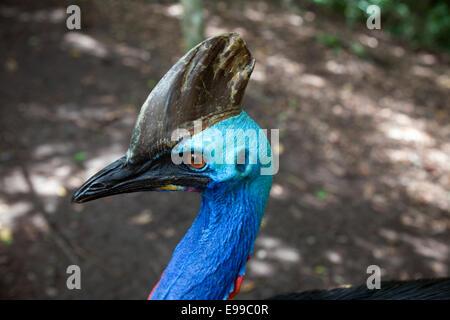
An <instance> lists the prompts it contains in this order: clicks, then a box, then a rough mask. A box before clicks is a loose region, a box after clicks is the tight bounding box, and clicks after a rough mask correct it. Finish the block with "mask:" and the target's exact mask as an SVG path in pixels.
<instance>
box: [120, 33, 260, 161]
mask: <svg viewBox="0 0 450 320" xmlns="http://www.w3.org/2000/svg"><path fill="white" fill-rule="evenodd" d="M254 64H255V60H254V59H253V57H252V55H251V53H250V51H249V50H248V49H247V46H246V44H245V42H244V40H242V38H241V37H240V36H239V35H238V34H236V33H227V34H223V35H220V36H217V37H213V38H209V39H207V40H205V41H203V42H202V43H200V44H199V45H197V46H196V47H194V48H193V49H191V50H190V51H189V52H188V53H186V54H185V55H184V56H183V57H182V58H181V59H180V60H178V62H177V63H176V64H175V65H174V66H173V67H172V68H171V69H170V70H169V71H168V72H167V73H166V74H165V75H164V77H163V78H162V79H161V80H160V81H159V82H158V84H157V85H156V86H155V88H154V89H153V90H152V92H151V93H150V95H149V96H148V98H147V100H146V101H145V103H144V105H143V106H142V109H141V111H140V114H139V117H138V120H137V122H136V126H135V128H134V131H133V135H132V138H131V142H130V146H129V149H128V153H127V161H129V162H131V163H136V162H141V161H145V160H148V159H153V158H154V157H155V156H158V155H159V154H161V153H163V152H166V151H167V150H170V149H171V148H172V147H173V146H174V145H175V144H176V142H177V141H172V140H171V135H172V132H173V131H174V130H175V129H178V128H182V129H187V130H189V131H190V132H191V133H192V131H193V127H194V121H198V120H201V121H202V128H203V129H205V128H207V127H209V126H211V125H213V124H215V123H217V122H219V121H221V120H223V119H226V118H229V117H232V116H236V115H238V114H240V113H241V111H242V107H241V105H240V103H241V100H242V97H243V95H244V91H245V88H246V86H247V83H248V80H249V78H250V75H251V73H252V71H253V67H254Z"/></svg>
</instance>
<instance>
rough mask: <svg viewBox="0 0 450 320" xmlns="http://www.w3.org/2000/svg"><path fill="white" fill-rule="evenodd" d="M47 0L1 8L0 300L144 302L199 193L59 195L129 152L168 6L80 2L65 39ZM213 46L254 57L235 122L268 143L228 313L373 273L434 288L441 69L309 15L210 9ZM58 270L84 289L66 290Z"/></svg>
mask: <svg viewBox="0 0 450 320" xmlns="http://www.w3.org/2000/svg"><path fill="white" fill-rule="evenodd" d="M60 3H61V1H39V2H37V1H34V2H32V1H19V2H17V1H2V4H1V5H0V17H1V18H0V36H1V45H0V48H1V50H0V62H1V64H2V65H1V66H0V67H1V70H2V71H1V73H0V128H1V131H0V132H1V135H0V298H3V299H18V298H21V299H36V298H40V299H144V298H146V297H147V295H148V294H149V291H150V290H151V288H152V287H153V285H154V284H155V283H156V282H157V280H158V279H159V277H160V275H161V272H162V271H163V269H164V268H165V266H166V265H167V263H168V261H169V259H170V257H171V253H172V250H173V249H174V247H175V246H176V244H177V242H178V241H179V240H180V239H181V237H182V236H183V234H184V233H185V232H186V230H187V229H188V228H189V226H190V224H191V223H192V221H193V220H194V218H195V215H196V212H197V210H198V209H199V204H200V195H198V194H193V193H180V192H171V193H138V194H129V195H121V196H116V197H112V198H106V199H100V200H97V201H94V202H92V203H87V204H85V205H73V204H71V203H70V197H71V194H72V192H73V191H74V190H75V189H76V188H77V187H78V186H79V185H80V184H81V183H82V182H83V181H84V180H85V179H86V178H88V177H89V176H90V175H91V174H93V173H95V172H96V171H97V170H98V169H100V168H102V167H103V166H104V165H105V164H107V163H109V162H110V161H112V160H115V159H116V158H118V157H120V156H121V155H122V154H123V153H124V152H125V151H126V148H127V146H128V142H129V138H130V134H131V129H132V127H133V125H134V122H135V120H136V117H137V114H138V112H139V109H140V106H141V104H142V103H143V101H144V100H145V98H146V96H147V95H148V93H149V91H150V89H151V88H152V87H153V86H154V85H155V84H156V82H157V81H158V80H159V79H160V77H161V76H162V75H164V73H165V72H166V71H167V70H168V69H169V68H170V66H171V65H172V64H173V63H174V62H175V61H176V60H177V59H178V58H179V57H180V56H181V55H182V54H183V49H182V45H181V31H180V16H181V10H180V6H179V5H178V4H177V3H176V2H166V1H165V2H163V1H159V2H157V3H151V2H150V1H147V2H139V1H115V2H112V1H111V2H108V5H107V4H106V2H102V3H104V5H100V6H95V5H94V3H93V2H80V3H81V9H82V29H81V31H80V32H79V33H72V32H69V31H68V30H67V29H66V27H65V19H66V14H65V7H63V6H61V4H60ZM227 31H236V32H239V33H240V34H241V35H242V36H243V38H244V39H245V40H246V41H247V43H248V46H249V48H250V50H251V51H252V52H253V54H254V56H255V58H256V67H255V70H254V73H253V75H252V80H251V81H250V83H249V86H248V89H247V94H246V97H245V98H244V106H245V110H246V111H247V112H248V113H249V114H250V115H251V116H252V117H253V118H254V119H255V120H256V121H257V122H258V123H259V124H260V125H261V127H262V128H268V129H271V128H278V129H280V148H279V150H278V152H279V155H280V171H279V173H278V174H277V175H276V176H275V178H274V186H273V189H272V192H271V197H270V200H269V204H268V208H267V211H266V214H265V217H264V220H263V225H262V229H261V231H260V234H259V237H258V240H257V243H256V247H255V254H254V256H253V258H252V259H251V260H250V261H249V264H248V266H247V276H246V280H245V281H244V284H243V288H242V290H241V293H240V294H239V295H238V296H237V298H238V299H260V298H267V297H270V296H272V295H274V294H278V293H283V292H292V291H300V290H308V289H322V288H333V287H338V286H342V285H348V284H354V285H356V284H361V283H364V282H365V281H366V278H367V276H368V275H367V274H366V269H367V267H368V266H369V265H373V264H375V265H378V266H380V267H381V268H382V279H385V280H387V279H395V278H398V279H413V278H424V277H442V276H448V275H449V270H448V268H449V256H450V232H449V228H450V191H449V190H450V121H449V120H450V113H449V110H450V109H449V101H450V99H449V98H450V95H449V92H450V90H449V89H450V63H449V62H450V60H449V57H448V55H445V54H443V53H439V52H434V51H430V50H415V51H413V50H411V49H408V47H407V46H406V45H404V44H402V43H401V42H399V41H398V40H396V39H392V38H391V37H390V36H389V35H388V34H387V33H384V32H383V31H370V30H367V29H363V28H361V29H357V30H351V29H349V28H347V27H346V25H345V23H344V22H343V21H342V20H341V19H339V18H336V17H333V16H326V15H323V14H320V13H318V12H316V11H314V9H313V8H309V7H307V6H306V7H303V8H301V10H300V11H298V13H293V12H292V10H287V9H286V8H281V7H278V6H276V5H271V4H267V3H265V2H259V1H246V2H244V1H232V2H228V1H227V2H225V1H219V2H216V1H215V2H207V8H206V32H207V36H212V35H216V34H218V33H222V32H227ZM330 35H334V38H333V37H331V38H330ZM336 36H337V37H338V38H337V39H338V41H336ZM327 39H328V40H327ZM330 39H331V40H330ZM333 39H334V40H333ZM361 47H362V48H363V49H361ZM71 264H78V265H79V266H80V267H81V270H82V281H81V282H82V289H81V290H72V291H71V290H68V289H67V288H66V279H67V276H68V275H67V274H66V268H67V266H68V265H71Z"/></svg>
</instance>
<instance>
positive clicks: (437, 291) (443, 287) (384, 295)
mask: <svg viewBox="0 0 450 320" xmlns="http://www.w3.org/2000/svg"><path fill="white" fill-rule="evenodd" d="M269 300H450V278H442V279H421V280H409V281H385V282H381V286H380V289H368V288H367V286H366V285H360V286H357V287H350V288H337V289H332V290H313V291H305V292H298V293H288V294H282V295H278V296H275V297H272V298H270V299H269Z"/></svg>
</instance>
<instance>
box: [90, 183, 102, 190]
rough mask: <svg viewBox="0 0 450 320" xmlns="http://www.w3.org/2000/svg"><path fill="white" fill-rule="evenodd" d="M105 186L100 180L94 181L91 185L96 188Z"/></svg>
mask: <svg viewBox="0 0 450 320" xmlns="http://www.w3.org/2000/svg"><path fill="white" fill-rule="evenodd" d="M104 187H105V185H104V184H103V183H100V182H97V183H94V184H93V185H91V188H95V189H99V188H104Z"/></svg>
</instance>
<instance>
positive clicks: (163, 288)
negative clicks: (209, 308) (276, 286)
mask: <svg viewBox="0 0 450 320" xmlns="http://www.w3.org/2000/svg"><path fill="white" fill-rule="evenodd" d="M261 179H263V180H264V181H258V180H261ZM267 179H270V183H269V182H268V180H267ZM253 183H254V184H255V185H256V186H258V185H269V184H270V185H271V183H272V177H271V176H270V177H269V176H260V177H258V178H256V179H255V180H254V181H253ZM263 189H264V188H263ZM265 189H267V188H265ZM269 190H270V187H269V188H268V190H261V188H256V189H255V188H251V184H250V183H247V184H245V183H244V184H236V185H235V186H234V187H233V188H232V189H230V188H226V187H224V186H223V185H221V184H217V185H215V186H212V187H211V188H208V189H207V190H205V192H204V193H203V194H202V202H201V207H200V212H199V214H198V216H197V218H196V219H195V221H194V223H193V224H192V226H191V228H190V229H189V230H188V232H187V233H186V235H185V236H184V238H183V239H182V240H181V242H180V243H179V244H178V246H177V247H176V249H175V251H174V253H173V256H172V259H171V261H170V263H169V265H168V266H167V268H166V270H165V271H164V274H163V276H162V277H161V280H160V282H159V283H158V284H157V286H156V287H155V288H154V291H153V292H152V294H151V296H150V297H149V299H151V300H165V299H183V300H200V299H226V298H227V297H228V295H229V293H230V292H231V291H233V289H234V281H235V279H236V277H237V276H238V275H242V274H243V273H244V270H245V263H246V261H247V257H248V256H249V255H250V254H251V253H252V250H253V245H254V242H255V238H256V235H257V233H258V230H259V226H260V223H261V219H262V215H263V213H264V210H265V206H266V202H267V199H268V196H269V195H268V192H269Z"/></svg>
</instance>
